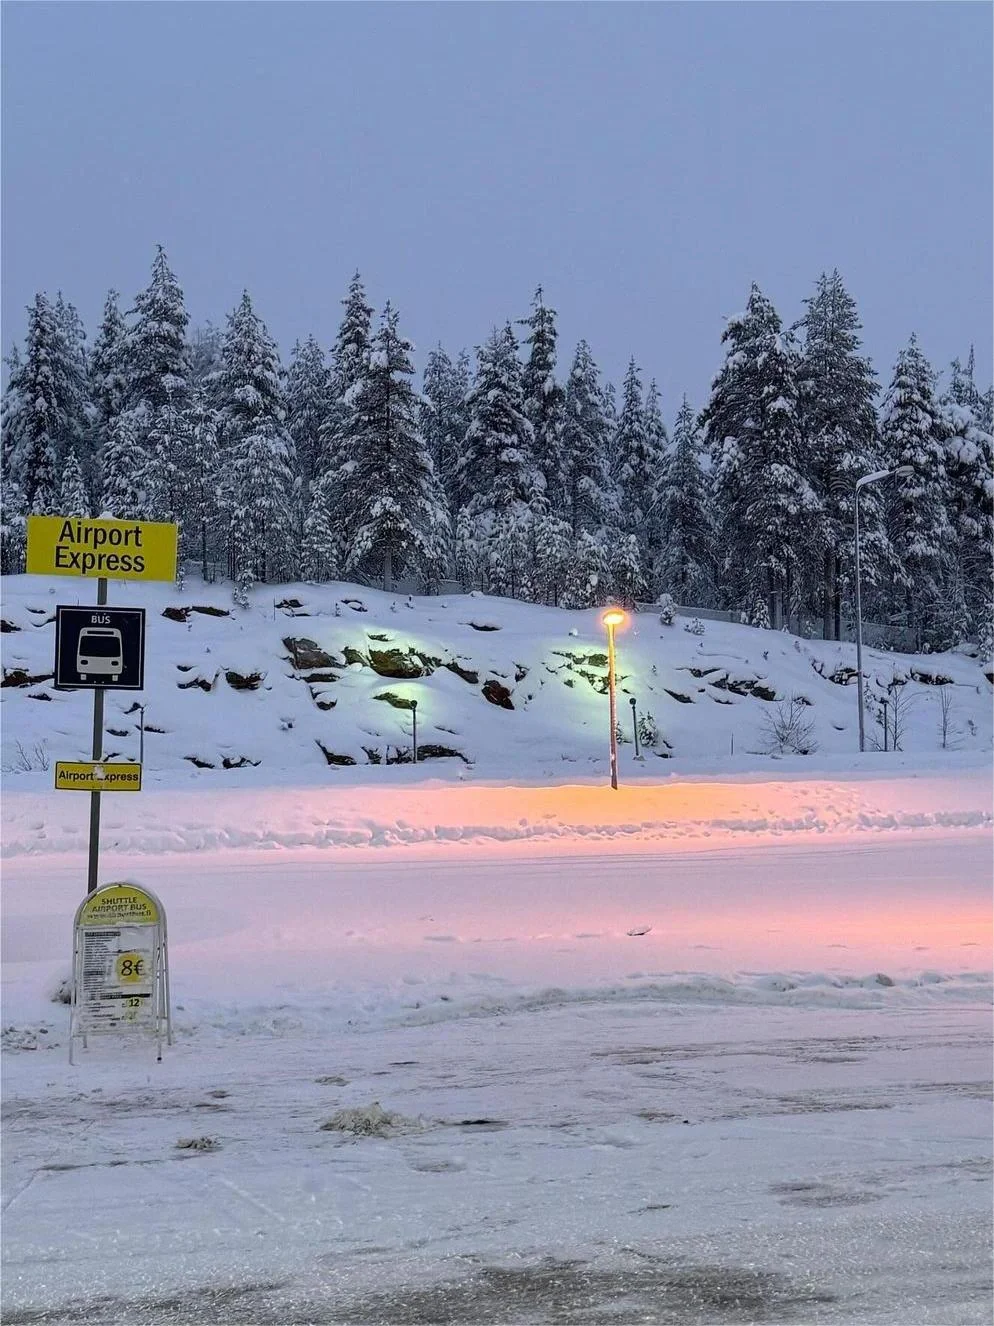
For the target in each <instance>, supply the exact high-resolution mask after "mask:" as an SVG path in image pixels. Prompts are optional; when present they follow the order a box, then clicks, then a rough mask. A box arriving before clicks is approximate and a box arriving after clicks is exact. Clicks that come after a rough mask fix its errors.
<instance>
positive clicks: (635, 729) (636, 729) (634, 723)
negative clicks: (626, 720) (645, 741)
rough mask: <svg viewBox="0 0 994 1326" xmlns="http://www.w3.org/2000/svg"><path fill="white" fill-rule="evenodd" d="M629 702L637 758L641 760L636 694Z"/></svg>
mask: <svg viewBox="0 0 994 1326" xmlns="http://www.w3.org/2000/svg"><path fill="white" fill-rule="evenodd" d="M628 703H629V704H630V705H631V706H632V736H633V737H634V738H635V758H636V759H637V760H640V759H641V758H642V756H641V755H640V754H639V720H638V714H637V713H636V712H635V705H636V703H637V701H636V699H635V696H634V695H633V696H631V697H630V698H629V701H628Z"/></svg>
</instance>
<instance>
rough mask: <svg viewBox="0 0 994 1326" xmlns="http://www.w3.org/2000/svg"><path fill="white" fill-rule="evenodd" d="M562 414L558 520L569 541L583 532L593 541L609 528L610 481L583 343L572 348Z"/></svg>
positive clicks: (606, 430) (603, 422) (601, 415)
mask: <svg viewBox="0 0 994 1326" xmlns="http://www.w3.org/2000/svg"><path fill="white" fill-rule="evenodd" d="M564 410H565V420H564V425H563V464H564V471H565V502H564V516H565V519H567V520H568V521H569V523H570V528H571V529H572V530H573V535H574V537H577V536H578V535H580V534H581V533H582V532H584V531H586V532H587V533H590V534H597V535H598V536H599V535H600V534H601V533H602V531H603V530H604V529H605V528H606V527H607V526H610V525H611V524H613V523H614V522H615V519H616V516H617V503H616V501H615V494H614V484H613V482H612V478H611V463H610V448H611V421H610V419H609V417H608V414H607V402H606V397H605V392H604V389H603V388H602V386H601V383H600V375H599V373H598V370H597V365H596V364H595V363H594V359H593V356H592V355H591V353H590V347H589V345H588V344H587V342H586V341H581V342H580V343H579V345H578V346H577V347H576V355H575V356H574V358H573V366H572V368H571V369H570V375H569V378H568V380H567V383H566V401H565V406H564Z"/></svg>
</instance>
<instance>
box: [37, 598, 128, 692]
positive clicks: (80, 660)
mask: <svg viewBox="0 0 994 1326" xmlns="http://www.w3.org/2000/svg"><path fill="white" fill-rule="evenodd" d="M144 685H145V609H144V608H103V607H96V608H77V607H67V606H65V605H61V604H60V605H59V606H58V607H57V608H56V609H55V689H56V690H57V691H70V690H77V689H79V690H118V691H140V690H142V689H143V688H144Z"/></svg>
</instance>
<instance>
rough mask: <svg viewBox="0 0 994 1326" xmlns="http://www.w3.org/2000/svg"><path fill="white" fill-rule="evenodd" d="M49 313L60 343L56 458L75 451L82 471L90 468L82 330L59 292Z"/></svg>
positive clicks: (89, 412)
mask: <svg viewBox="0 0 994 1326" xmlns="http://www.w3.org/2000/svg"><path fill="white" fill-rule="evenodd" d="M52 311H53V316H54V319H55V325H56V328H57V331H58V336H59V341H60V353H59V357H58V358H59V371H58V381H59V395H60V408H61V412H62V418H63V422H62V435H61V436H60V438H59V439H58V451H59V455H60V457H62V456H65V455H67V454H68V452H69V451H75V452H76V453H77V455H78V456H79V457H80V459H81V460H82V461H83V463H84V468H85V469H86V470H89V469H90V468H92V458H91V452H90V425H91V422H92V408H93V407H92V402H91V393H90V382H89V365H88V362H87V353H86V331H85V329H84V327H83V320H82V318H81V317H80V316H79V311H78V310H77V309H76V307H75V305H73V304H70V303H69V302H68V301H67V300H66V299H64V298H63V296H62V291H61V290H60V291H59V292H58V294H57V296H56V300H55V305H54V308H53V310H52Z"/></svg>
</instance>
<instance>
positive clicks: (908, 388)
mask: <svg viewBox="0 0 994 1326" xmlns="http://www.w3.org/2000/svg"><path fill="white" fill-rule="evenodd" d="M934 384H935V375H934V374H933V372H932V368H931V366H930V364H929V363H928V360H927V359H926V358H925V356H924V355H923V354H922V352H921V350H920V349H919V346H918V342H917V339H916V338H915V337H914V336H912V337H911V340H910V341H909V343H908V345H907V348H906V349H904V350H902V351H901V353H900V354H899V355H898V359H897V364H896V366H895V369H894V377H893V379H892V381H891V384H890V387H889V388H888V390H887V393H886V395H885V397H884V400H883V405H882V408H881V415H880V434H881V443H882V447H883V454H884V464H885V465H886V466H887V467H888V468H891V469H893V468H895V467H897V466H905V465H906V466H910V467H911V469H912V473H911V474H910V475H909V476H907V477H898V478H896V479H895V480H894V481H893V488H892V490H891V492H892V497H891V502H890V510H889V513H888V514H889V525H890V540H891V545H892V547H893V549H894V557H895V562H894V578H895V585H896V588H897V590H898V592H899V593H900V594H901V595H902V596H903V598H904V602H905V607H906V611H907V617H908V622H909V624H910V625H911V626H913V627H914V629H915V631H916V634H917V636H918V639H919V643H924V642H926V641H929V642H930V643H931V642H934V640H935V638H936V632H937V630H938V632H939V634H941V633H942V632H941V628H939V626H938V623H939V619H940V618H941V617H943V616H944V611H943V608H944V603H945V596H946V592H947V590H948V588H949V585H950V581H951V573H952V570H953V558H952V551H951V550H952V546H953V531H952V528H951V526H950V523H949V515H948V509H949V481H948V476H947V474H946V464H945V459H946V458H945V445H944V438H943V424H942V419H941V415H940V411H939V407H938V405H937V403H936V400H935V396H934Z"/></svg>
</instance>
